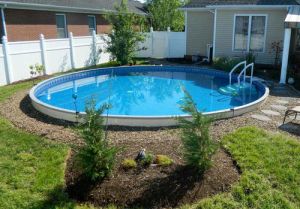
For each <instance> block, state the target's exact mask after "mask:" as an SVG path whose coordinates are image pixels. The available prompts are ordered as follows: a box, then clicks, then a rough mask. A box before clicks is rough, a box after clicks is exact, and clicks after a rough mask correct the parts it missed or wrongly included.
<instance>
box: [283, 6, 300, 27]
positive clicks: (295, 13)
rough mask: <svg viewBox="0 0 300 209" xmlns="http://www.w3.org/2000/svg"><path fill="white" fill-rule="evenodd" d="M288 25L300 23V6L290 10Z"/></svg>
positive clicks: (286, 20) (287, 19)
mask: <svg viewBox="0 0 300 209" xmlns="http://www.w3.org/2000/svg"><path fill="white" fill-rule="evenodd" d="M285 22H286V23H300V6H293V7H291V8H289V12H288V15H287V16H286V19H285Z"/></svg>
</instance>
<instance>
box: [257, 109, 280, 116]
mask: <svg viewBox="0 0 300 209" xmlns="http://www.w3.org/2000/svg"><path fill="white" fill-rule="evenodd" d="M261 111H262V112H263V113H264V114H266V115H271V116H279V115H280V113H279V112H276V111H273V110H261Z"/></svg>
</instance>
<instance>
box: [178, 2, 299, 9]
mask: <svg viewBox="0 0 300 209" xmlns="http://www.w3.org/2000/svg"><path fill="white" fill-rule="evenodd" d="M221 5H222V6H223V5H299V1H297V0H190V2H189V3H188V4H186V5H185V6H184V8H196V7H206V6H221Z"/></svg>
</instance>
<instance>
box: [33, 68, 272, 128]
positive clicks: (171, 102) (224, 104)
mask: <svg viewBox="0 0 300 209" xmlns="http://www.w3.org/2000/svg"><path fill="white" fill-rule="evenodd" d="M233 81H236V76H234V77H233ZM228 82H229V79H228V73H225V72H220V71H217V70H213V69H207V68H199V67H177V66H137V67H116V68H105V69H96V70H89V71H82V72H77V73H72V74H66V75H63V76H59V77H55V78H52V79H49V80H46V81H44V82H41V83H39V84H38V85H37V86H35V87H34V88H33V89H32V90H31V92H30V97H31V99H32V104H33V106H34V107H35V108H36V109H37V110H39V111H40V112H42V113H44V114H47V115H49V116H52V117H54V118H58V119H64V120H67V121H77V120H78V117H76V115H78V114H79V115H83V114H85V113H84V111H85V105H86V102H87V101H89V100H91V99H93V100H95V102H96V106H97V107H100V106H102V105H103V104H105V103H108V104H110V106H111V108H110V109H109V110H108V112H107V113H105V115H108V123H109V124H110V125H123V126H172V125H176V122H177V121H176V119H175V116H178V117H186V118H189V117H190V116H189V115H187V114H186V113H184V112H183V111H182V110H181V108H180V104H181V103H182V99H183V98H184V91H183V89H185V90H186V91H187V92H189V94H190V95H191V96H192V98H193V99H194V101H195V103H196V104H197V108H198V110H199V111H201V112H203V113H204V114H207V115H213V116H214V117H218V118H226V117H233V116H237V115H241V114H243V113H245V112H249V111H251V110H253V109H255V108H256V107H257V105H259V104H260V103H262V102H263V101H264V100H265V99H266V97H267V96H268V93H269V90H268V88H266V87H265V86H264V85H263V84H261V83H260V82H258V81H254V82H253V84H252V85H250V84H249V83H244V84H243V85H242V86H238V87H237V85H232V86H228ZM229 90H231V91H229Z"/></svg>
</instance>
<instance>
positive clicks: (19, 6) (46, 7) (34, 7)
mask: <svg viewBox="0 0 300 209" xmlns="http://www.w3.org/2000/svg"><path fill="white" fill-rule="evenodd" d="M1 5H4V6H5V8H9V9H27V10H39V11H54V12H76V13H95V14H98V13H100V14H107V13H110V12H116V11H115V10H109V9H92V8H78V7H67V6H55V5H42V4H32V3H19V2H8V1H2V2H1V3H0V7H1ZM132 13H136V14H139V15H144V16H146V15H147V13H143V12H132Z"/></svg>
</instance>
